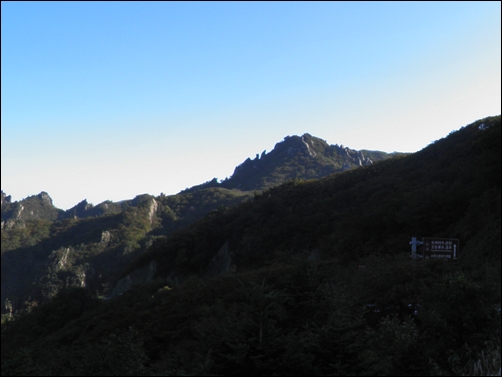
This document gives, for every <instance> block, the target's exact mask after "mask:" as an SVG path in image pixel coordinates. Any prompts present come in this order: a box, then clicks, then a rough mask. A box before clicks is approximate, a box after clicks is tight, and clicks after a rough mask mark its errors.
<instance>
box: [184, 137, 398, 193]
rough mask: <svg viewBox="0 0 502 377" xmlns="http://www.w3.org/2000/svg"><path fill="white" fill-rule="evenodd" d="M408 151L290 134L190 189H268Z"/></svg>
mask: <svg viewBox="0 0 502 377" xmlns="http://www.w3.org/2000/svg"><path fill="white" fill-rule="evenodd" d="M403 155H405V154H404V153H398V152H394V153H385V152H380V151H368V150H360V151H357V150H354V149H350V148H348V147H344V146H343V145H338V144H335V145H329V144H328V143H327V142H326V141H325V140H323V139H320V138H318V137H314V136H311V135H310V134H308V133H306V134H304V135H302V136H296V135H295V136H286V137H285V138H284V140H283V141H281V142H279V143H277V144H276V145H275V147H274V149H273V150H272V151H271V152H269V153H266V151H263V152H262V153H261V155H260V154H257V155H256V157H255V158H254V159H253V160H252V159H251V158H248V159H246V160H245V161H244V162H242V163H241V164H240V165H239V166H237V167H236V168H235V170H234V173H233V174H232V176H231V177H230V178H227V179H225V180H224V181H222V182H218V180H217V179H216V178H214V179H213V180H212V181H209V182H206V183H204V184H202V185H198V186H194V187H192V188H190V189H187V190H186V191H194V190H197V189H201V188H208V187H222V188H226V189H239V190H243V191H256V190H264V189H268V188H271V187H274V186H277V185H279V184H281V183H284V182H286V181H287V180H290V179H318V178H322V177H325V176H327V175H329V174H332V173H336V172H341V171H345V170H350V169H354V168H356V167H360V166H367V165H371V164H373V162H376V161H381V160H384V159H387V158H391V157H398V156H403Z"/></svg>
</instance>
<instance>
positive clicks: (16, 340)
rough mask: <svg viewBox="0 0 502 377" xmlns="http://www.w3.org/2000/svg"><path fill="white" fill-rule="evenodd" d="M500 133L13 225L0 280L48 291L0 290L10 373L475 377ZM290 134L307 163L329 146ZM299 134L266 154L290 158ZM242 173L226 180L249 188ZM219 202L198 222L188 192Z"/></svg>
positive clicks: (484, 126)
mask: <svg viewBox="0 0 502 377" xmlns="http://www.w3.org/2000/svg"><path fill="white" fill-rule="evenodd" d="M500 131H501V124H500V116H497V117H489V118H485V119H481V120H478V121H476V122H474V123H472V124H470V125H468V126H465V127H463V128H461V129H459V130H458V131H455V132H452V133H451V134H450V135H448V136H447V137H445V138H443V139H441V140H438V141H436V142H434V143H432V144H431V145H429V146H427V147H426V148H424V149H423V150H421V151H419V152H417V153H414V154H411V155H406V156H399V157H397V158H392V159H386V160H384V161H378V162H375V163H373V164H368V165H366V166H361V167H359V168H358V169H353V170H348V171H340V172H337V173H334V174H331V175H329V176H326V177H324V178H322V179H317V180H307V181H304V180H302V179H293V180H289V181H287V182H285V183H282V184H281V185H279V186H275V187H272V188H270V189H265V190H257V191H256V192H247V195H248V196H247V198H246V200H243V201H242V202H241V203H240V204H239V201H240V200H241V194H242V193H243V191H240V190H239V189H236V188H233V189H228V188H225V187H220V186H218V187H216V186H214V187H208V186H206V187H197V188H193V190H188V191H186V192H183V193H180V194H178V195H176V196H164V197H152V196H148V195H144V196H139V197H137V198H136V199H135V201H134V203H133V202H131V203H130V206H129V207H127V208H126V209H125V210H123V211H122V212H121V213H117V214H110V215H106V216H99V217H88V218H85V219H78V218H77V219H76V218H69V219H66V220H62V221H50V220H42V219H37V220H30V221H28V220H27V221H25V227H24V228H23V227H12V228H10V229H9V230H8V231H5V230H4V232H3V233H2V291H3V290H4V274H5V276H10V278H9V279H7V278H5V279H6V280H5V281H6V283H5V285H6V287H9V286H10V288H9V289H12V291H11V292H15V291H16V290H15V289H14V285H15V284H19V287H18V288H17V289H18V290H17V292H20V293H22V289H23V288H22V287H25V286H26V285H25V284H26V283H27V282H28V281H29V278H32V282H33V276H36V278H35V282H36V284H35V285H37V286H38V287H40V289H41V292H42V293H43V292H48V293H49V294H50V296H51V297H52V300H51V301H50V302H48V303H46V304H43V305H42V304H41V303H39V302H37V301H36V300H33V297H31V298H30V299H28V300H27V302H26V303H22V302H18V303H17V304H16V303H13V302H12V300H6V301H4V302H5V304H6V305H5V307H6V308H7V312H6V314H4V315H3V316H2V374H11V375H12V374H14V375H16V374H17V375H37V374H43V375H45V374H52V375H67V374H68V373H74V374H85V375H125V374H146V375H159V374H160V375H162V374H167V375H273V374H275V375H293V374H294V375H333V374H334V375H436V374H438V375H452V374H457V375H461V374H464V375H465V374H469V373H473V372H472V371H473V370H474V369H473V368H474V366H476V368H478V369H479V365H481V363H482V362H483V363H484V364H483V368H484V369H483V370H484V371H486V373H497V371H498V368H499V367H500V366H499V365H498V366H497V365H495V364H496V360H497V355H498V360H500V345H499V343H497V342H499V338H498V334H499V333H500V281H501V276H500V275H501V271H500V254H501V252H500V250H501V243H500V220H501V210H500V209H501V206H500V199H501V175H500V171H501V153H500V152H501V134H500ZM304 136H305V135H304ZM300 139H301V138H300ZM295 140H296V141H295ZM295 140H293V141H294V143H296V144H295V145H297V146H298V149H297V152H298V153H297V154H298V155H300V156H301V157H298V159H299V160H300V158H302V159H303V158H304V157H305V161H307V160H309V159H310V160H312V159H314V157H315V156H313V154H314V152H315V154H316V156H318V155H320V154H321V152H320V151H318V150H313V147H315V146H317V144H319V145H322V144H321V143H318V142H317V140H313V141H314V144H311V143H310V142H309V141H305V142H306V143H307V144H308V146H309V148H307V147H302V146H301V145H302V144H303V145H305V144H304V143H303V141H302V140H298V139H295ZM304 140H307V138H305V139H304ZM289 141H290V140H289V139H288V138H286V139H285V141H284V142H282V143H279V144H278V146H279V148H277V147H278V146H276V148H274V151H276V149H277V151H276V152H277V153H276V154H273V152H270V154H271V155H272V157H274V155H275V157H274V158H275V159H276V160H279V157H280V156H281V155H282V156H283V157H285V158H286V157H288V150H289V147H290V146H288V147H287V148H283V149H281V148H282V147H283V144H284V143H287V142H289ZM300 148H303V149H300ZM281 150H282V152H283V153H282V154H281V153H279V151H281ZM309 150H310V152H311V153H309ZM328 150H333V149H332V148H331V147H329V148H328ZM349 154H350V153H349ZM356 155H357V154H353V153H352V156H353V157H354V158H355V156H356ZM364 155H365V157H366V154H364ZM265 156H266V154H265V155H263V157H261V158H259V159H257V161H260V160H263V165H260V168H261V169H262V170H266V169H268V168H267V166H273V164H272V161H273V160H272V157H269V158H270V160H268V162H267V164H265V162H266V161H267V160H266V159H265ZM307 156H308V157H307ZM334 156H335V155H334ZM333 158H334V157H333ZM283 161H285V160H283ZM313 161H316V160H313ZM354 161H355V160H354ZM362 162H363V160H362V159H361V163H362ZM315 164H317V162H315ZM319 164H320V163H319ZM329 164H332V165H335V163H334V162H329V163H328V162H327V163H326V166H328V165H329ZM245 165H246V166H243V167H241V169H244V168H246V169H250V171H251V169H252V170H253V171H254V170H256V171H258V168H254V164H253V165H250V164H249V163H246V164H245ZM256 166H258V165H256ZM277 166H279V165H277ZM241 169H236V170H237V172H236V173H234V175H233V176H232V177H231V178H229V179H228V180H227V183H226V184H229V186H228V187H233V186H232V185H239V184H240V185H241V187H243V186H244V187H252V186H251V183H249V186H246V185H248V183H247V182H246V179H245V177H244V176H243V177H240V176H239V174H240V173H239V174H238V172H239V171H240V170H241ZM280 169H281V168H271V169H270V170H269V172H276V173H277V172H279V173H277V176H278V175H280V174H286V173H285V171H286V170H282V171H281V170H280ZM273 174H274V173H269V174H268V175H266V177H271V176H273ZM259 176H260V175H259V174H257V175H256V177H259ZM264 176H265V175H264ZM232 179H234V181H232ZM267 179H269V178H266V180H265V183H266V182H271V181H272V180H271V179H269V180H268V181H267ZM224 182H225V181H224ZM228 182H230V183H228ZM255 182H256V180H255ZM214 183H215V184H218V185H219V183H218V182H217V181H216V182H214ZM263 183H264V181H261V184H263ZM221 184H223V182H222V183H221ZM256 187H260V186H256ZM5 199H6V198H5ZM221 200H227V203H228V204H229V205H223V206H222V205H219V206H218V207H216V208H215V209H214V210H212V211H211V212H210V213H208V214H207V215H205V216H204V217H202V218H200V217H199V218H198V219H196V217H195V215H194V214H195V213H196V212H197V211H198V208H196V207H195V206H193V205H191V203H195V202H199V203H205V205H206V206H207V207H204V206H202V207H204V208H205V210H207V209H209V208H214V207H211V206H212V205H216V204H218V203H221ZM192 207H193V208H192ZM200 213H201V214H202V210H201V212H200ZM192 215H193V216H194V217H193V218H191V219H190V221H187V222H186V223H183V226H179V227H178V226H177V225H176V224H179V221H180V216H181V218H188V217H189V216H192ZM187 216H188V217H187ZM192 220H193V221H192ZM411 237H418V238H419V239H421V238H422V237H439V238H456V239H458V240H459V242H460V262H459V264H453V263H448V262H446V261H444V260H434V259H431V260H423V261H413V260H411V258H410V256H409V255H410V245H409V242H410V240H411ZM27 240H29V241H27ZM86 240H91V242H89V241H86ZM15 242H17V243H18V244H19V246H17V247H15V248H12V245H13V244H14V243H15ZM86 242H87V243H86ZM4 245H6V248H5V249H4ZM58 247H59V248H58ZM4 250H5V251H4ZM50 250H53V252H50V253H48V252H47V251H50ZM84 261H85V263H83V262H84ZM29 263H31V265H36V264H37V263H39V264H40V265H43V266H45V267H44V268H41V269H38V270H36V269H34V270H31V272H26V269H28V270H30V268H32V267H29V266H30V264H29ZM44 263H45V264H44ZM4 266H5V267H4ZM112 266H113V267H112ZM91 267H92V268H91ZM10 269H13V270H15V271H16V272H15V274H13V273H11V272H10ZM35 271H39V272H37V273H40V275H38V276H37V275H36V274H33V273H32V272H35ZM9 274H10V275H9ZM16 274H17V275H16ZM14 275H16V276H17V277H18V278H13V276H14ZM108 275H113V279H110V278H109V277H108ZM22 279H25V281H24V282H23V284H21V283H20V282H21V280H22ZM91 282H98V283H99V284H95V285H91ZM114 282H116V284H114ZM82 283H84V284H82ZM92 284H94V283H92ZM100 284H101V285H102V286H100ZM106 284H108V287H107V288H106V289H105V288H104V287H103V285H106ZM82 285H85V289H84V287H82ZM112 285H113V286H112ZM51 287H53V288H51ZM64 287H73V288H72V289H63V288H64ZM6 289H7V288H6ZM44 289H45V291H44ZM96 291H97V293H98V297H96V294H95V293H96ZM28 292H33V290H31V289H30V290H28ZM102 292H107V295H109V296H113V297H114V298H113V299H108V300H106V299H103V297H102ZM20 293H17V294H18V296H16V297H28V296H29V295H27V292H25V293H24V294H25V295H24V296H22V295H21V294H20ZM100 295H101V297H99V296H100ZM5 297H7V298H8V297H10V296H9V295H6V296H5ZM16 305H17V306H16ZM11 308H12V311H13V312H14V311H15V309H17V311H18V315H16V316H14V317H12V316H11V315H10V313H9V312H10V310H11ZM22 313H24V315H21V314H22ZM12 318H14V320H12ZM396 334H397V335H398V336H396ZM497 347H499V348H497ZM497 349H498V354H497ZM482 351H483V353H482ZM389 355H391V356H392V357H389ZM481 355H490V357H486V358H485V357H484V356H483V358H482V361H480V362H479V363H476V364H474V361H476V360H477V358H478V357H479V358H481ZM486 360H495V364H493V365H492V364H489V363H488V361H486ZM476 362H477V361H476ZM490 363H491V361H490Z"/></svg>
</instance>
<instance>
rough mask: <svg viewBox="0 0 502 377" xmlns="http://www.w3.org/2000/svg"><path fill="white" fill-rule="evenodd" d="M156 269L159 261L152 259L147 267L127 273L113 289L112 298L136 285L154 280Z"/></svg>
mask: <svg viewBox="0 0 502 377" xmlns="http://www.w3.org/2000/svg"><path fill="white" fill-rule="evenodd" d="M156 270H157V263H156V262H155V261H151V262H150V264H149V265H148V266H147V267H145V268H141V269H139V270H136V271H134V272H132V273H130V274H129V275H127V276H126V277H125V278H123V279H120V280H119V281H118V282H117V285H116V286H115V288H114V289H113V292H112V294H111V295H110V298H115V297H117V296H120V295H122V294H124V293H125V292H127V291H129V290H130V289H131V288H132V287H134V286H135V285H138V284H144V283H148V282H149V281H152V279H153V276H154V275H155V272H156Z"/></svg>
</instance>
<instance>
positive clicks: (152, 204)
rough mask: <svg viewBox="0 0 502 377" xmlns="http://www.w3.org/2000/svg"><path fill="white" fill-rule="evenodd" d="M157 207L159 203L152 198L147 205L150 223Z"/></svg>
mask: <svg viewBox="0 0 502 377" xmlns="http://www.w3.org/2000/svg"><path fill="white" fill-rule="evenodd" d="M158 208H159V204H158V203H157V201H156V200H155V199H152V201H151V202H150V205H149V206H148V218H149V219H150V224H151V223H153V218H154V216H155V214H156V213H157V209H158Z"/></svg>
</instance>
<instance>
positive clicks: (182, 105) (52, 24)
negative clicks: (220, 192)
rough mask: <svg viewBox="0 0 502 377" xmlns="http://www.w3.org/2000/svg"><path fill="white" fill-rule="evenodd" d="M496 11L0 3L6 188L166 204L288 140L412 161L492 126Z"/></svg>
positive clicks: (61, 200)
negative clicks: (472, 128)
mask: <svg viewBox="0 0 502 377" xmlns="http://www.w3.org/2000/svg"><path fill="white" fill-rule="evenodd" d="M500 8H501V3H500V2H498V1H497V2H481V1H476V2H393V1H392V2H144V1H142V2H118V1H117V2H20V1H15V2H8V1H7V2H6V1H2V2H1V188H2V190H3V191H4V192H6V194H7V195H11V196H12V200H21V199H23V198H25V197H28V196H30V195H35V194H38V193H39V192H41V191H46V192H48V193H49V195H50V196H51V197H52V199H53V202H54V205H55V206H56V207H58V208H61V209H68V208H71V207H73V206H74V205H75V204H77V203H78V202H80V201H82V200H84V199H87V201H88V202H90V203H93V204H95V205H96V204H99V203H101V202H103V201H105V200H113V201H120V200H125V199H131V198H133V197H135V196H136V195H139V194H144V193H148V194H151V195H159V194H160V193H161V192H163V193H164V194H166V195H170V194H176V193H178V192H179V191H181V190H183V189H185V188H187V187H191V186H194V185H196V184H200V183H203V182H206V181H209V180H211V179H213V178H214V177H216V178H218V179H225V178H226V177H229V176H231V175H232V173H233V171H234V168H235V167H236V166H237V165H239V164H240V163H242V162H243V161H244V160H245V159H246V158H248V157H252V158H254V156H255V155H256V154H257V153H260V154H261V152H262V151H263V150H267V151H268V152H269V151H271V150H272V149H273V148H274V145H275V144H276V143H278V142H280V141H282V140H283V139H284V137H285V136H288V135H302V134H304V133H310V134H311V135H313V136H316V137H319V138H321V139H324V140H326V141H327V142H328V143H329V144H343V145H344V146H347V147H349V148H352V149H358V150H359V149H370V150H381V151H386V152H393V151H399V152H416V151H419V150H421V149H422V148H424V147H426V146H427V145H428V144H430V143H431V142H433V141H435V140H438V139H440V138H443V137H445V136H447V135H448V134H449V133H450V132H452V131H454V130H457V129H459V128H461V127H463V126H465V125H467V124H470V123H472V122H474V121H476V120H478V119H480V118H484V117H487V116H493V115H498V114H500V113H501V9H500Z"/></svg>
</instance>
